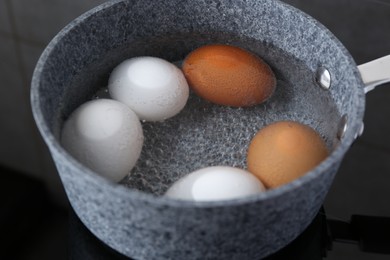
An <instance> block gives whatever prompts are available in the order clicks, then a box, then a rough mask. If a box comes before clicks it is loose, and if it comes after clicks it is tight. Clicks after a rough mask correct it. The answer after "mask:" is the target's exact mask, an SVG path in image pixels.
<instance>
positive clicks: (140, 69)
mask: <svg viewBox="0 0 390 260" xmlns="http://www.w3.org/2000/svg"><path fill="white" fill-rule="evenodd" d="M108 90H109V93H110V96H111V97H112V98H113V99H115V100H118V101H120V102H122V103H124V104H126V105H128V106H129V107H130V108H131V109H132V110H133V111H134V112H135V113H136V114H137V115H138V117H139V118H140V119H141V120H146V121H163V120H165V119H168V118H171V117H173V116H175V115H176V114H178V113H179V112H180V111H181V110H182V109H183V108H184V106H185V105H186V103H187V99H188V96H189V87H188V84H187V81H186V79H185V77H184V75H183V73H182V71H181V70H180V69H179V68H178V67H176V66H175V65H173V64H172V63H170V62H168V61H165V60H163V59H160V58H156V57H135V58H131V59H127V60H125V61H123V62H122V63H120V64H119V65H118V66H117V67H115V68H114V70H113V71H112V73H111V75H110V77H109V80H108Z"/></svg>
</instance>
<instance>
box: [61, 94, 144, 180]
mask: <svg viewBox="0 0 390 260" xmlns="http://www.w3.org/2000/svg"><path fill="white" fill-rule="evenodd" d="M143 139H144V137H143V132H142V127H141V123H140V121H139V119H138V117H137V115H136V114H135V113H134V112H133V111H132V110H131V109H130V108H129V107H127V106H126V105H124V104H122V103H120V102H118V101H115V100H110V99H98V100H93V101H89V102H86V103H84V104H83V105H81V106H80V107H78V108H77V109H76V110H75V111H74V112H73V113H72V114H71V115H70V117H69V118H68V119H67V120H66V121H65V123H64V126H63V129H62V134H61V142H62V145H63V146H64V148H65V149H66V150H67V151H68V152H69V153H70V154H71V155H72V156H73V157H75V158H76V159H77V160H79V161H80V162H81V163H83V164H84V165H85V166H87V167H89V168H90V169H92V170H94V171H96V172H97V173H98V174H100V175H102V176H104V177H106V178H109V179H110V180H112V181H114V182H118V181H120V180H121V179H123V178H124V177H125V176H126V175H127V174H129V173H130V170H131V169H132V168H133V167H134V165H135V164H136V162H137V160H138V158H139V156H140V153H141V149H142V145H143Z"/></svg>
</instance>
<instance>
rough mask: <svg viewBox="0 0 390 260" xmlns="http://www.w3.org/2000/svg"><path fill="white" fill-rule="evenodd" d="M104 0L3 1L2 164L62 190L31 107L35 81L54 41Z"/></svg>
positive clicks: (0, 25)
mask: <svg viewBox="0 0 390 260" xmlns="http://www.w3.org/2000/svg"><path fill="white" fill-rule="evenodd" d="M103 2H105V1H103V0H0V122H1V123H0V164H1V165H5V166H8V167H11V168H14V169H17V170H20V171H22V172H24V173H26V174H29V175H33V176H36V177H38V178H43V179H44V180H46V181H48V182H49V183H51V184H52V185H49V186H50V187H52V188H53V189H56V188H58V187H59V186H58V177H57V174H56V173H55V168H54V166H53V163H52V161H51V159H50V156H49V154H48V152H47V150H46V146H45V145H44V144H43V141H42V138H41V137H40V135H39V133H38V131H37V129H36V127H35V123H34V120H33V118H32V113H31V109H30V96H29V95H30V93H29V92H30V81H31V77H32V73H33V69H34V67H35V64H36V62H37V60H38V58H39V56H40V54H41V53H42V51H43V49H44V48H45V46H46V45H47V44H48V42H49V41H50V40H51V39H52V38H53V37H54V35H55V34H56V33H57V32H58V31H59V30H61V28H63V27H64V26H65V25H66V24H67V23H68V22H70V21H71V20H73V19H74V18H76V17H77V16H79V15H80V14H82V13H83V12H85V11H87V10H89V9H90V8H92V7H94V6H96V5H99V4H101V3H103Z"/></svg>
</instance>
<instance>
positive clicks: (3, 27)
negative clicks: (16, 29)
mask: <svg viewBox="0 0 390 260" xmlns="http://www.w3.org/2000/svg"><path fill="white" fill-rule="evenodd" d="M5 1H6V0H0V32H2V33H11V24H10V20H9V16H8V8H7V6H6V3H5Z"/></svg>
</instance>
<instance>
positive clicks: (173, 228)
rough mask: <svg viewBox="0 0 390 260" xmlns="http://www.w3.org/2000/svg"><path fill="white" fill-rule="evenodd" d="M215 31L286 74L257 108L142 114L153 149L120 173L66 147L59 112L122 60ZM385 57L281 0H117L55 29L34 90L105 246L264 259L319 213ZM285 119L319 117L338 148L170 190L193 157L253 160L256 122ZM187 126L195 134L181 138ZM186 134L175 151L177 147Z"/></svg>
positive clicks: (183, 45)
mask: <svg viewBox="0 0 390 260" xmlns="http://www.w3.org/2000/svg"><path fill="white" fill-rule="evenodd" d="M211 43H222V44H228V45H235V46H239V47H242V48H245V49H247V50H249V51H251V52H253V53H255V54H257V55H259V56H260V57H262V58H263V60H264V61H266V62H267V63H268V64H269V65H270V67H271V68H272V69H273V71H274V73H275V75H276V78H277V88H276V90H275V92H274V94H273V96H272V97H271V98H270V99H269V100H267V101H266V102H265V103H263V104H261V105H258V106H255V107H251V108H248V109H233V108H224V107H222V108H221V107H220V106H213V105H211V104H209V103H207V102H204V103H202V102H200V103H199V101H198V99H196V98H193V97H190V98H189V101H188V103H187V105H186V107H185V109H184V110H183V112H182V114H183V115H182V116H181V115H180V114H179V115H178V116H177V117H175V118H173V119H172V121H169V122H172V123H169V122H168V123H161V124H158V123H155V124H150V123H148V122H145V123H143V126H144V131H145V133H144V134H145V146H144V147H143V150H145V151H152V152H150V153H145V154H148V156H144V155H142V154H141V157H140V159H139V161H138V162H137V165H136V167H135V168H134V170H133V171H132V172H131V173H130V174H129V176H128V177H126V178H125V179H124V180H122V181H121V182H120V183H119V184H117V183H113V182H111V181H109V180H107V179H105V178H104V177H102V176H100V175H98V174H97V173H96V172H94V171H92V170H91V169H89V168H87V167H85V166H84V165H83V164H81V163H80V162H78V161H77V160H76V159H74V158H73V157H72V156H71V155H70V154H69V153H68V152H67V151H66V150H65V149H64V148H63V147H62V145H61V142H60V141H59V140H60V139H59V137H60V133H61V127H62V125H63V122H64V120H66V118H67V117H68V116H69V115H70V113H71V112H72V111H74V110H75V109H76V108H77V107H78V106H80V105H81V104H82V103H83V102H85V101H87V100H89V99H91V98H93V96H94V95H95V94H96V93H97V92H99V90H101V89H102V88H104V87H105V86H107V80H108V77H109V75H110V72H111V71H112V70H113V68H114V67H115V66H116V65H117V64H119V63H120V62H121V61H123V60H124V59H127V58H130V57H135V56H155V57H160V58H163V59H166V60H168V61H172V62H180V61H181V60H183V59H184V57H185V56H186V55H187V54H188V53H189V52H190V51H192V50H193V49H195V48H197V47H199V46H202V45H206V44H211ZM389 60H390V58H389V57H385V58H382V59H379V60H377V61H373V62H371V63H368V64H365V65H361V66H359V67H358V66H357V65H356V64H355V62H354V60H353V59H352V57H351V56H350V54H349V53H348V51H347V50H346V49H345V47H344V46H343V45H342V44H341V43H340V42H339V41H338V40H337V39H336V37H335V36H333V35H332V33H331V32H330V31H329V30H327V29H326V28H325V27H324V26H323V25H321V24H320V23H319V22H317V21H316V20H314V19H313V18H311V17H310V16H308V15H307V14H305V13H303V12H301V11H300V10H297V9H295V8H293V7H291V6H289V5H287V4H285V3H282V2H279V1H274V0H247V1H244V0H239V1H227V0H218V1H206V0H205V1H192V0H191V1H190V0H172V1H140V0H116V1H109V2H106V3H104V4H102V5H100V6H98V7H96V8H94V9H92V10H90V11H88V12H87V13H85V14H83V15H81V16H80V17H79V18H77V19H75V20H74V21H72V22H71V23H70V24H69V25H68V26H66V27H65V28H64V29H63V30H62V31H61V32H59V33H58V35H57V36H55V38H54V39H53V40H52V41H51V42H50V44H49V45H48V46H47V48H46V49H45V51H44V52H43V54H42V56H41V57H40V59H39V61H38V64H37V65H36V69H35V72H34V76H33V79H32V89H31V102H32V109H33V113H34V117H35V121H36V123H37V125H38V127H39V130H40V132H41V134H42V136H43V138H44V140H45V142H46V144H47V145H48V147H49V149H50V152H51V155H52V157H53V159H54V162H55V164H56V167H57V169H58V173H59V175H60V178H61V180H62V183H63V185H64V187H65V190H66V194H67V197H68V199H69V201H70V204H71V206H72V207H73V209H74V210H75V212H76V214H77V215H78V217H79V218H80V219H81V221H82V222H83V223H84V224H85V226H86V227H87V228H88V229H89V230H90V231H91V232H92V233H93V234H94V235H96V236H97V237H98V238H99V239H100V240H102V241H103V242H104V243H106V244H107V245H108V246H110V247H112V248H113V249H115V250H117V251H118V252H120V253H122V254H123V255H126V256H128V257H132V258H135V259H148V260H150V259H260V258H262V257H265V256H267V255H269V254H271V253H273V252H275V251H277V250H279V249H280V248H282V247H284V246H286V245H287V244H288V243H289V242H291V241H292V240H293V239H294V238H296V237H297V236H298V235H299V234H300V233H301V232H302V231H303V230H304V229H305V228H306V227H307V226H308V224H309V223H310V222H311V221H312V220H313V218H314V217H315V215H316V214H317V213H318V211H319V209H320V207H321V205H322V204H323V201H324V198H325V196H326V194H327V192H328V190H329V188H330V186H331V184H332V181H333V179H334V176H335V174H336V172H337V169H338V167H339V165H340V162H341V161H342V159H343V156H344V155H345V153H346V152H347V151H348V149H349V147H350V146H351V144H352V143H353V142H354V140H355V139H356V138H357V137H358V136H359V134H361V132H362V130H363V114H364V107H365V92H367V91H369V90H371V89H373V88H374V87H375V86H376V85H378V84H381V83H384V82H387V81H389V79H390V73H389V70H390V63H389ZM278 120H294V121H299V122H302V123H305V124H307V125H309V126H311V127H312V128H314V129H315V130H317V131H318V132H319V133H320V134H321V136H322V137H323V138H324V140H325V141H326V144H327V145H328V147H329V149H330V150H331V153H330V154H329V156H328V157H327V158H326V159H325V160H324V161H323V162H322V163H321V164H319V165H318V166H317V167H316V168H314V169H313V170H311V171H310V172H308V173H307V174H306V175H305V176H303V177H301V178H299V179H297V180H295V181H293V182H291V183H288V184H286V185H283V186H281V187H278V188H275V189H271V190H268V191H266V192H264V193H260V194H258V195H253V196H248V197H245V198H240V199H233V200H226V201H211V202H193V201H183V200H175V199H170V198H166V197H164V196H161V194H162V193H163V192H164V191H165V190H166V189H167V188H168V187H169V185H170V184H172V182H173V181H174V180H175V179H177V178H178V177H180V176H183V175H185V174H187V173H189V172H190V171H193V170H195V169H198V168H201V167H205V166H210V165H213V164H217V165H231V166H237V167H243V168H245V164H244V161H245V159H244V158H245V154H246V150H247V146H248V142H249V140H250V137H251V136H253V134H254V133H255V132H254V131H256V130H258V129H260V128H261V127H263V126H265V125H267V124H269V123H271V122H274V121H278ZM178 125H180V131H179V130H178V129H179V128H178V127H177V126H178ZM183 135H186V139H185V140H186V141H183V142H177V140H180V138H181V137H183ZM219 136H223V138H219ZM189 137H192V139H191V138H189ZM178 143H180V145H179V146H180V149H170V145H177V144H178ZM231 147H234V149H231Z"/></svg>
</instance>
